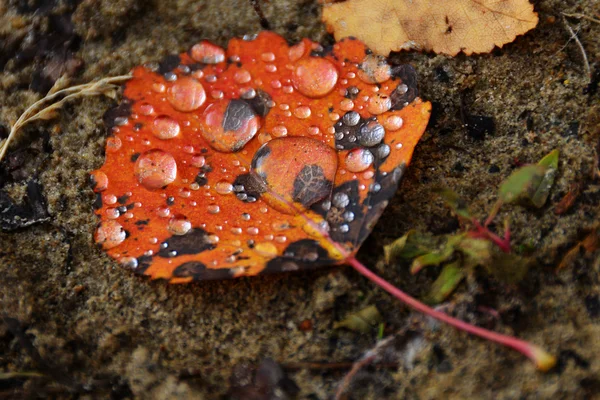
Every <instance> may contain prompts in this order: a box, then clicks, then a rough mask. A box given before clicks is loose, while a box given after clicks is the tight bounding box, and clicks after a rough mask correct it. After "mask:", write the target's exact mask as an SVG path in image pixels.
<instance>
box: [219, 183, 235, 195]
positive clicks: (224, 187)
mask: <svg viewBox="0 0 600 400" xmlns="http://www.w3.org/2000/svg"><path fill="white" fill-rule="evenodd" d="M215 190H216V191H217V193H219V194H222V195H226V194H230V193H231V192H233V185H232V184H231V183H229V182H227V181H219V182H217V184H216V185H215Z"/></svg>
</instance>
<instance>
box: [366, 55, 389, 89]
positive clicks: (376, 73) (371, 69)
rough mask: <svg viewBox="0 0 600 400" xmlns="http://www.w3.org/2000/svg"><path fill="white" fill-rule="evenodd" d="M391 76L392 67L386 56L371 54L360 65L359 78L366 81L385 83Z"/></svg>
mask: <svg viewBox="0 0 600 400" xmlns="http://www.w3.org/2000/svg"><path fill="white" fill-rule="evenodd" d="M391 77H392V67H391V66H390V65H389V64H388V62H387V60H386V58H385V57H382V56H376V55H372V54H370V55H367V56H366V57H365V58H364V59H363V62H362V63H361V64H360V65H359V66H358V78H359V79H360V80H361V81H363V82H365V83H369V84H373V83H383V82H385V81H387V80H389V79H390V78H391Z"/></svg>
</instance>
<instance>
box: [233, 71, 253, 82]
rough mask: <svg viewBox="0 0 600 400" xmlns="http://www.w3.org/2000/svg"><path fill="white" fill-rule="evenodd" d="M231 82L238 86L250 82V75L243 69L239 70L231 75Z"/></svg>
mask: <svg viewBox="0 0 600 400" xmlns="http://www.w3.org/2000/svg"><path fill="white" fill-rule="evenodd" d="M233 80H234V81H236V82H237V83H239V84H242V83H248V82H250V81H251V80H252V75H250V72H248V71H246V70H245V69H240V70H238V71H236V72H235V74H233Z"/></svg>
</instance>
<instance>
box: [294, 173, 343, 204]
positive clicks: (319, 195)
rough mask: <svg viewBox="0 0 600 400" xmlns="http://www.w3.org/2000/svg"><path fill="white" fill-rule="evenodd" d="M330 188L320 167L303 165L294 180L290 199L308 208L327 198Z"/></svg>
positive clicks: (329, 182) (331, 184) (330, 183)
mask: <svg viewBox="0 0 600 400" xmlns="http://www.w3.org/2000/svg"><path fill="white" fill-rule="evenodd" d="M332 187H333V183H332V182H331V181H330V180H328V179H325V175H324V174H323V168H321V166H319V165H316V164H312V165H305V166H304V167H303V168H302V170H301V171H300V173H299V174H298V176H296V179H294V192H293V194H292V198H293V199H294V201H297V202H299V203H300V204H302V205H303V206H304V207H307V208H308V207H310V206H312V205H313V204H315V203H316V202H318V201H320V200H322V199H323V198H325V197H326V196H328V195H329V194H330V193H331V188H332Z"/></svg>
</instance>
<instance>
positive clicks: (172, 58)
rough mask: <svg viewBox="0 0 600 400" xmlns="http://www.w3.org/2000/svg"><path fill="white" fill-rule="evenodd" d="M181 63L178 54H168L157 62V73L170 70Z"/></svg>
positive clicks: (164, 72)
mask: <svg viewBox="0 0 600 400" xmlns="http://www.w3.org/2000/svg"><path fill="white" fill-rule="evenodd" d="M180 64H181V58H180V57H179V55H178V54H170V55H168V56H166V57H165V58H163V60H162V61H161V62H160V63H158V73H159V74H161V75H164V74H166V73H168V72H172V71H173V70H174V69H175V68H177V67H178V66H179V65H180Z"/></svg>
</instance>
